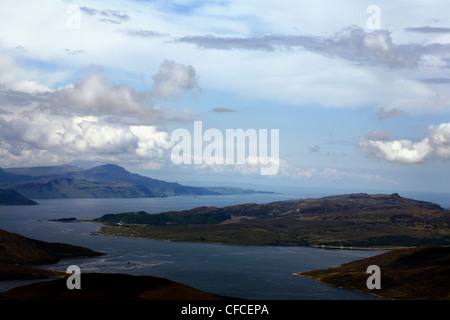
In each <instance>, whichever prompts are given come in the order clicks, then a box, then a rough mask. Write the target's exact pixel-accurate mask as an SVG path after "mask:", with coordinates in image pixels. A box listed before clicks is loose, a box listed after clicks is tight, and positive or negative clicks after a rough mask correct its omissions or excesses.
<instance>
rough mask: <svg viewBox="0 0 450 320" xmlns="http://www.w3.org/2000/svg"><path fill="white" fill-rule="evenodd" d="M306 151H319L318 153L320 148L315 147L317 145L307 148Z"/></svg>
mask: <svg viewBox="0 0 450 320" xmlns="http://www.w3.org/2000/svg"><path fill="white" fill-rule="evenodd" d="M308 149H309V151H311V152H319V151H320V147H319V146H317V145H315V146H312V147H308Z"/></svg>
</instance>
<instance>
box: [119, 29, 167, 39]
mask: <svg viewBox="0 0 450 320" xmlns="http://www.w3.org/2000/svg"><path fill="white" fill-rule="evenodd" d="M124 32H125V33H126V34H127V35H129V36H135V37H141V38H159V37H167V36H169V34H167V33H160V32H158V31H153V30H146V29H128V30H125V31H124Z"/></svg>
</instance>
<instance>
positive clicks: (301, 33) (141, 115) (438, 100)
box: [0, 0, 450, 192]
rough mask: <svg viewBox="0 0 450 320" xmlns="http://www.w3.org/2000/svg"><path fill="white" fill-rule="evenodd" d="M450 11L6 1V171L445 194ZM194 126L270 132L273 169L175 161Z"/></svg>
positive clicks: (1, 102)
mask: <svg viewBox="0 0 450 320" xmlns="http://www.w3.org/2000/svg"><path fill="white" fill-rule="evenodd" d="M449 11H450V4H449V3H448V1H423V0H413V1H395V2H394V1H376V5H374V3H373V2H372V1H350V0H333V1H331V0H329V1H324V0H319V1H268V0H258V1H256V0H255V1H251V0H249V1H237V0H229V1H227V0H217V1H215V0H205V1H189V0H187V1H181V0H176V1H169V0H160V1H157V0H155V1H144V0H141V1H131V0H125V1H63V0H51V1H50V0H49V1H39V2H36V1H23V0H14V1H2V6H1V9H0V167H2V168H9V167H31V166H47V165H61V164H73V165H78V166H81V167H92V166H94V165H101V164H105V163H114V164H118V165H121V166H123V167H124V168H126V169H127V170H129V171H131V172H135V173H139V174H143V175H146V176H150V177H153V178H158V179H163V180H167V181H177V182H180V183H184V184H188V183H189V184H191V185H239V184H242V185H244V184H253V185H261V186H269V187H270V186H274V187H275V186H293V187H305V188H337V189H352V190H361V191H366V190H386V191H395V192H401V191H432V192H450V179H449V178H450V90H449V86H450V75H449V70H450V69H449V68H450V21H449V20H450V17H449V15H448V12H449ZM194 121H201V123H202V128H203V132H204V131H206V130H208V129H217V130H218V131H219V132H221V133H222V134H223V135H225V133H226V132H227V129H238V128H239V129H243V130H244V131H245V130H248V129H251V130H255V131H256V132H260V130H264V129H266V130H268V132H271V131H270V130H271V129H277V130H278V132H279V139H278V141H277V142H278V146H279V154H278V155H277V157H276V159H273V160H274V161H275V160H276V161H277V162H276V163H277V168H278V170H277V172H276V174H272V175H262V174H261V171H260V168H261V166H262V164H261V162H257V163H256V164H254V163H253V162H252V161H251V157H250V154H248V157H247V158H246V161H247V163H245V164H237V163H229V164H220V163H206V162H202V163H199V164H194V163H191V164H186V163H184V164H183V163H182V164H175V163H174V162H173V161H172V158H171V153H172V151H173V148H174V146H175V145H176V144H177V141H174V140H173V139H172V133H173V132H174V131H175V130H177V129H185V131H188V132H190V133H192V135H194ZM217 130H216V132H217ZM269 138H270V135H269V137H268V139H269ZM192 139H194V138H193V137H192ZM224 139H225V138H224ZM269 140H270V139H269ZM273 141H274V140H272V142H273ZM224 142H225V140H224ZM269 144H270V143H269ZM207 145H208V142H207V141H206V140H205V141H203V145H202V146H203V148H204V147H206V146H207ZM271 150H272V149H271ZM266 189H267V188H266Z"/></svg>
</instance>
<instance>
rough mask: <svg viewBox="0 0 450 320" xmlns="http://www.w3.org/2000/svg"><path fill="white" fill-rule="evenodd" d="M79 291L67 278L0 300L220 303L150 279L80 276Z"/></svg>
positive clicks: (206, 295) (204, 294) (29, 287)
mask: <svg viewBox="0 0 450 320" xmlns="http://www.w3.org/2000/svg"><path fill="white" fill-rule="evenodd" d="M80 280H81V281H80V283H81V289H73V290H69V289H68V288H67V285H66V281H67V280H66V278H63V279H57V280H52V281H44V282H39V283H34V284H30V285H26V286H22V287H17V288H14V289H11V290H9V291H6V292H3V293H0V300H120V301H124V300H223V299H226V298H225V297H221V296H218V295H214V294H210V293H207V292H204V291H201V290H197V289H194V288H192V287H189V286H186V285H183V284H180V283H178V282H174V281H170V280H167V279H163V278H158V277H152V276H132V275H127V274H107V273H81V274H80Z"/></svg>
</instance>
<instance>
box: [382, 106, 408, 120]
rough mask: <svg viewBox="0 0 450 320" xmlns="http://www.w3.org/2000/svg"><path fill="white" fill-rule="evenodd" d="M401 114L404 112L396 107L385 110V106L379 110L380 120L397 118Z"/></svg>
mask: <svg viewBox="0 0 450 320" xmlns="http://www.w3.org/2000/svg"><path fill="white" fill-rule="evenodd" d="M401 114H402V110H400V109H399V108H394V109H391V110H385V109H384V108H379V109H378V110H377V117H378V120H380V121H383V120H386V119H391V118H395V117H398V116H399V115H401Z"/></svg>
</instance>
